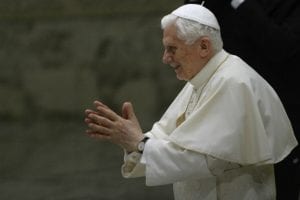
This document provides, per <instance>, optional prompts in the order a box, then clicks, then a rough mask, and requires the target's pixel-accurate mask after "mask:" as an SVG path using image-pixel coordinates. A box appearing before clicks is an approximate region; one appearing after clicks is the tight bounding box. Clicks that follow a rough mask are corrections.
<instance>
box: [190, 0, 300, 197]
mask: <svg viewBox="0 0 300 200" xmlns="http://www.w3.org/2000/svg"><path fill="white" fill-rule="evenodd" d="M187 2H188V1H185V3H187ZM191 2H196V1H191ZM199 2H200V3H201V2H202V1H199ZM196 3H197V2H196ZM204 6H206V7H207V8H208V9H210V10H211V11H212V12H213V13H214V14H215V15H216V17H217V18H218V20H219V23H220V26H221V33H222V38H223V40H224V49H225V50H227V51H228V52H230V53H233V54H236V55H238V56H240V57H241V58H243V59H244V60H245V61H246V62H247V63H248V64H249V65H250V66H252V67H253V68H255V70H256V71H258V72H259V73H260V74H261V75H262V76H263V77H264V78H265V79H266V80H267V81H268V82H269V83H270V84H271V85H272V86H273V88H274V89H275V90H276V91H277V93H278V94H279V96H280V98H281V100H282V102H283V104H284V106H285V108H286V111H287V113H288V115H289V118H290V120H291V122H292V125H293V128H294V131H295V135H296V137H297V139H298V142H299V141H300V137H299V136H300V126H299V125H300V117H299V115H300V100H299V99H298V97H299V96H300V89H299V87H300V84H299V80H300V74H299V73H297V72H298V71H299V70H300V64H299V63H300V61H299V59H300V0H245V2H244V3H242V4H241V5H240V6H239V7H238V8H237V9H236V10H235V9H233V8H232V7H231V5H230V0H206V1H205V4H204ZM299 149H300V147H299V146H298V147H296V149H294V150H293V152H292V153H291V154H290V155H289V156H288V158H286V159H285V160H284V161H283V162H280V163H279V164H276V165H275V173H276V185H277V199H279V200H298V192H299V188H300V175H299V174H300V151H299Z"/></svg>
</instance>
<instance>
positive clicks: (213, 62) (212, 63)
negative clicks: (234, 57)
mask: <svg viewBox="0 0 300 200" xmlns="http://www.w3.org/2000/svg"><path fill="white" fill-rule="evenodd" d="M228 55H229V54H228V53H227V52H226V51H225V50H221V51H220V52H218V53H216V55H214V56H213V57H212V58H211V59H210V60H209V61H208V63H207V64H206V65H205V66H204V67H203V69H201V71H200V72H198V74H196V76H194V78H192V79H191V80H190V81H189V83H190V84H191V85H193V87H194V89H195V90H197V89H199V88H200V87H201V86H203V84H205V83H206V82H207V81H208V80H209V79H210V77H211V76H212V75H213V74H214V73H215V71H216V70H217V69H218V67H219V66H220V65H221V64H222V62H223V61H224V60H225V59H226V58H227V56H228Z"/></svg>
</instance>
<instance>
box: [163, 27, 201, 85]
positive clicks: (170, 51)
mask: <svg viewBox="0 0 300 200" xmlns="http://www.w3.org/2000/svg"><path fill="white" fill-rule="evenodd" d="M162 42H163V46H164V54H163V63H165V64H168V65H170V66H171V67H172V68H173V69H174V70H175V72H176V75H177V78H178V79H179V80H185V81H188V80H191V79H192V78H193V77H194V76H195V75H196V74H197V73H198V72H199V71H200V70H201V69H202V68H203V66H204V64H203V62H204V60H203V58H202V57H201V56H200V52H199V51H201V48H200V45H199V41H196V42H195V43H194V44H192V45H187V44H185V41H183V40H181V39H179V38H178V37H177V34H176V27H175V26H174V25H170V26H168V27H166V28H165V29H164V32H163V40H162Z"/></svg>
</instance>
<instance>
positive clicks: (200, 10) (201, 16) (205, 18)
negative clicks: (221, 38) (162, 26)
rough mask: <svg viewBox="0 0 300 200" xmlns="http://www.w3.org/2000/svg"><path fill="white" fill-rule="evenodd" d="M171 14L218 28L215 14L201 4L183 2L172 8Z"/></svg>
mask: <svg viewBox="0 0 300 200" xmlns="http://www.w3.org/2000/svg"><path fill="white" fill-rule="evenodd" d="M172 14H173V15H176V16H177V17H182V18H185V19H189V20H193V21H196V22H199V23H200V24H204V25H207V26H210V27H213V28H215V29H217V30H220V26H219V23H218V20H217V18H216V17H215V15H214V14H213V13H212V12H211V11H210V10H208V9H207V8H205V7H204V6H202V5H199V4H185V5H183V6H180V7H179V8H177V9H176V10H174V11H173V12H172Z"/></svg>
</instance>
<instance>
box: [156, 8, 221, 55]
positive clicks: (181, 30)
mask: <svg viewBox="0 0 300 200" xmlns="http://www.w3.org/2000/svg"><path fill="white" fill-rule="evenodd" d="M173 24H174V25H175V27H176V28H177V37H178V38H179V39H181V40H184V41H185V43H186V44H188V45H191V44H193V43H194V42H195V41H196V40H197V39H199V38H200V37H203V36H207V37H209V38H210V41H211V44H212V48H213V51H214V53H217V52H219V51H220V50H222V48H223V41H222V38H221V33H220V31H219V30H217V29H215V28H212V27H210V26H207V25H203V24H200V23H199V22H196V21H193V20H189V19H185V18H181V17H178V16H176V15H173V14H169V15H166V16H164V17H163V18H162V20H161V28H162V29H165V28H166V27H167V26H170V25H173Z"/></svg>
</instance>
